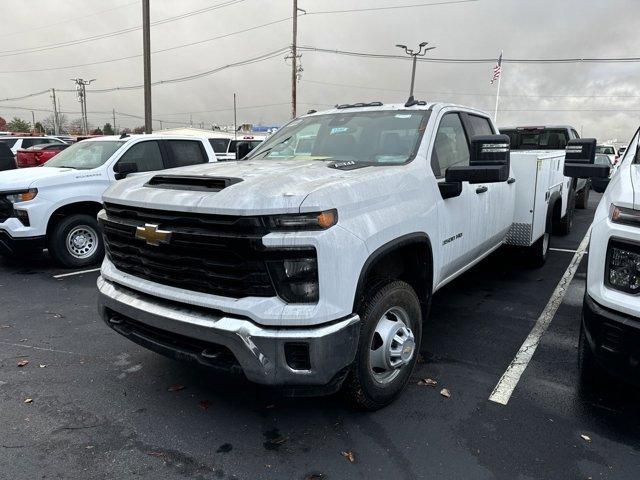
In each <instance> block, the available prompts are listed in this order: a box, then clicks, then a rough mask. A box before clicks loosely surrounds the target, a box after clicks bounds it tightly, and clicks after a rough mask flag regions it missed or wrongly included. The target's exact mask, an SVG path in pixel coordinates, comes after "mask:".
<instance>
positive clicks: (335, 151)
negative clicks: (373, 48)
mask: <svg viewBox="0 0 640 480" xmlns="http://www.w3.org/2000/svg"><path fill="white" fill-rule="evenodd" d="M429 114H430V112H427V111H416V110H393V111H376V112H344V113H342V112H340V113H332V114H326V115H314V116H311V117H305V118H300V119H296V120H294V121H292V122H291V123H289V124H288V125H286V126H285V127H283V128H282V129H280V130H279V131H278V132H277V133H276V134H275V135H273V136H272V137H271V138H269V139H268V140H266V141H265V142H264V143H262V144H261V145H260V146H259V147H258V148H256V149H255V150H254V151H253V152H251V154H249V155H248V156H247V157H246V158H247V159H251V160H257V159H278V160H283V159H286V160H309V159H312V160H343V161H353V162H356V163H365V164H368V165H399V164H403V163H406V162H408V161H410V160H411V159H412V158H413V156H414V155H415V153H416V151H417V149H418V146H419V145H420V140H421V138H422V134H423V133H424V129H425V127H426V124H427V119H428V118H429Z"/></svg>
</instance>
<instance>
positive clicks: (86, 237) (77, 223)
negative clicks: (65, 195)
mask: <svg viewBox="0 0 640 480" xmlns="http://www.w3.org/2000/svg"><path fill="white" fill-rule="evenodd" d="M48 244H49V254H50V255H51V257H53V259H54V260H55V261H56V262H57V263H59V264H60V265H62V266H63V267H66V268H81V267H86V266H89V265H94V264H96V263H98V262H99V261H101V260H102V258H103V257H104V243H103V241H102V235H101V233H100V226H99V225H98V221H97V220H96V219H95V218H94V217H92V216H90V215H84V214H76V215H70V216H68V217H65V218H63V219H62V220H60V221H59V222H58V223H56V224H55V226H54V227H53V229H52V230H51V232H50V234H49V239H48Z"/></svg>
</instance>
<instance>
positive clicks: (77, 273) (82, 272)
mask: <svg viewBox="0 0 640 480" xmlns="http://www.w3.org/2000/svg"><path fill="white" fill-rule="evenodd" d="M99 271H100V269H99V268H91V269H89V270H78V271H77V272H69V273H61V274H60V275H54V276H53V278H64V277H72V276H74V275H82V274H84V273H93V272H99Z"/></svg>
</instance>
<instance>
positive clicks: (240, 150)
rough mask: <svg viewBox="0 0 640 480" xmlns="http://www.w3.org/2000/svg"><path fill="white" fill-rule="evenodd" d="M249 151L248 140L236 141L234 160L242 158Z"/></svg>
mask: <svg viewBox="0 0 640 480" xmlns="http://www.w3.org/2000/svg"><path fill="white" fill-rule="evenodd" d="M250 151H251V145H249V142H238V143H237V144H236V160H242V159H243V158H244V157H246V156H247V155H248V154H249V152H250Z"/></svg>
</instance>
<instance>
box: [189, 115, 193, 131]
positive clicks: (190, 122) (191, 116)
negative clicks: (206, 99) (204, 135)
mask: <svg viewBox="0 0 640 480" xmlns="http://www.w3.org/2000/svg"><path fill="white" fill-rule="evenodd" d="M189 127H190V128H193V115H192V114H189Z"/></svg>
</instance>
